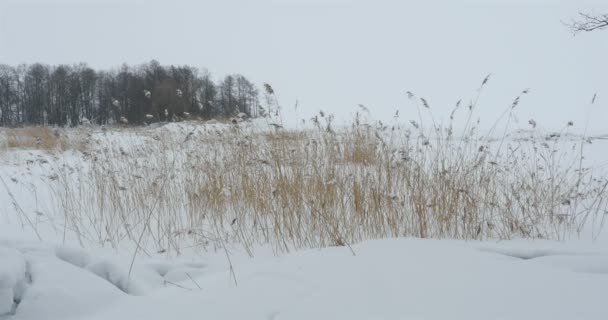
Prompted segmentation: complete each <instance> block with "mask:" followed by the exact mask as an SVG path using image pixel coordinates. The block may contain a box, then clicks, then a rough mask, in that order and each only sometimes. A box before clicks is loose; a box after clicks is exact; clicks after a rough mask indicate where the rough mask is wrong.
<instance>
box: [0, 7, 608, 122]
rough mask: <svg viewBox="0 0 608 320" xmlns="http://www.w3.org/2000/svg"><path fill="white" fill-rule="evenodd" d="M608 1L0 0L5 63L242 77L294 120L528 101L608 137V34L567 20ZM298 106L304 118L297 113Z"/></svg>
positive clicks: (534, 109) (525, 113)
mask: <svg viewBox="0 0 608 320" xmlns="http://www.w3.org/2000/svg"><path fill="white" fill-rule="evenodd" d="M579 10H583V11H590V12H608V1H605V0H596V1H591V0H568V1H565V0H553V1H551V0H545V1H543V0H536V1H535V0H497V1H490V0H486V1H483V0H463V1H453V0H427V1H390V0H376V1H346V0H324V1H321V0H308V1H305V0H291V1H289V0H285V1H279V0H261V1H248V0H223V1H187V0H171V1H158V0H152V1H143V0H139V1H138V0H121V1H119V0H104V1H101V0H90V1H86V0H58V1H51V0H0V63H7V64H13V65H15V64H18V63H23V62H26V63H31V62H38V61H39V62H44V63H50V64H57V63H70V64H71V63H75V62H87V63H89V64H90V65H91V66H93V67H96V68H108V67H116V66H119V65H120V64H121V63H123V62H127V63H130V64H138V63H141V62H146V61H149V60H151V59H157V60H159V61H160V62H161V63H162V64H190V65H193V66H197V67H200V68H207V69H208V70H209V71H210V72H212V74H213V75H214V76H215V77H216V78H219V77H222V76H223V75H225V74H227V73H242V74H244V75H245V76H247V77H248V78H250V79H251V80H253V81H255V82H256V83H258V84H261V83H263V82H269V83H271V84H272V86H273V87H274V88H275V91H276V92H277V94H278V97H279V101H280V102H281V104H282V105H283V106H284V108H285V110H284V118H285V120H286V121H288V122H295V121H296V119H297V118H304V117H306V118H309V117H310V115H311V114H313V113H315V112H318V111H319V110H324V111H326V112H328V113H335V114H336V117H337V118H338V119H339V120H340V121H344V120H347V119H349V118H350V116H351V115H352V113H353V112H355V111H356V105H357V104H359V103H362V104H364V105H366V106H367V107H368V108H369V109H370V110H371V114H372V116H373V118H374V119H380V120H389V119H391V118H392V115H393V114H394V113H395V111H396V110H397V109H399V110H400V115H401V120H402V121H407V120H409V119H417V112H416V109H415V107H414V106H413V105H412V103H411V102H409V101H408V100H407V98H406V94H405V93H406V91H407V90H411V91H413V92H414V93H416V94H417V95H418V96H420V97H425V98H426V99H427V100H428V101H429V103H430V104H431V110H432V112H433V114H434V117H435V118H436V120H437V121H440V120H441V119H443V120H444V121H447V117H448V114H449V112H450V111H451V109H452V107H453V105H454V104H455V102H456V101H457V100H459V99H461V98H462V99H464V100H465V101H468V100H469V99H470V98H472V97H474V95H475V93H476V89H477V88H478V87H479V84H480V83H481V80H482V79H483V78H484V76H485V75H486V74H488V73H492V79H491V81H490V83H489V85H488V87H487V89H486V90H485V91H484V92H483V94H482V96H481V99H480V104H479V110H480V111H479V115H480V116H481V118H482V123H485V124H486V125H488V126H489V125H491V124H492V123H493V120H495V119H496V117H497V116H498V115H499V114H500V113H501V112H502V111H503V110H504V109H505V108H507V107H508V106H509V105H510V104H511V101H512V100H513V99H514V98H515V97H516V96H517V95H518V93H519V92H520V91H521V90H523V89H526V88H530V90H531V93H530V95H528V96H526V97H524V98H522V102H521V105H520V106H519V107H518V108H519V110H518V113H517V114H518V116H519V120H520V123H519V125H521V126H524V127H525V126H526V123H527V122H528V119H530V118H534V119H535V120H536V122H537V123H538V124H539V126H541V127H545V128H558V127H560V126H561V125H562V124H565V123H566V122H567V121H568V120H574V121H575V122H576V124H577V127H579V128H580V127H582V126H584V124H583V123H584V121H585V119H586V117H587V114H588V112H589V110H590V107H589V102H590V100H591V98H592V96H593V94H594V93H596V92H597V93H598V100H597V101H598V102H597V104H596V105H594V106H593V107H592V109H591V121H590V127H591V129H592V130H595V131H597V130H601V129H603V128H606V129H607V130H604V131H608V125H607V124H606V122H608V80H606V74H607V73H608V59H607V58H606V57H608V30H605V31H597V32H594V33H588V34H580V35H577V36H576V37H574V36H572V34H571V33H569V30H568V29H567V28H566V27H565V26H564V25H563V24H562V22H563V21H568V20H569V19H570V18H571V17H573V16H575V15H576V14H577V12H578V11H579ZM296 99H298V100H299V110H298V114H297V115H296V114H295V113H294V111H293V105H294V103H295V101H296Z"/></svg>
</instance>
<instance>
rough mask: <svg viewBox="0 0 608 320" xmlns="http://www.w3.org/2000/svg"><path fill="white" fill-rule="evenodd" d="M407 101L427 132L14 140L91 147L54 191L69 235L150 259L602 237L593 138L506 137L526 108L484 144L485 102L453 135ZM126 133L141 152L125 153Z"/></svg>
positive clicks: (191, 132)
mask: <svg viewBox="0 0 608 320" xmlns="http://www.w3.org/2000/svg"><path fill="white" fill-rule="evenodd" d="M486 82H487V79H486V80H484V82H483V84H484V85H485V83H486ZM482 87H483V85H482ZM525 93H526V92H523V93H522V95H523V94H525ZM408 95H409V96H410V98H412V99H413V101H415V102H416V105H420V106H419V107H418V110H419V114H420V119H422V114H423V112H424V113H426V116H428V117H429V118H430V119H431V124H430V125H425V126H423V124H422V123H421V122H422V121H420V122H418V123H416V122H414V121H412V122H411V124H412V125H411V126H408V128H401V127H399V126H398V125H397V123H398V119H397V120H396V122H395V126H386V125H383V124H380V123H372V124H364V123H362V121H360V118H359V116H357V117H356V118H355V119H354V121H353V123H352V125H351V126H349V127H346V128H339V129H335V128H333V127H332V120H333V119H332V118H331V116H326V115H325V114H323V113H321V114H319V115H318V116H317V117H315V118H314V119H313V124H314V125H315V128H314V129H311V130H297V131H289V130H285V129H281V128H268V127H265V128H261V129H259V128H256V127H255V126H252V125H249V124H246V123H241V124H237V125H226V124H221V125H194V126H193V125H186V124H180V125H179V126H182V127H183V129H184V131H183V132H182V133H179V134H178V133H175V132H164V131H162V130H163V129H162V128H161V129H153V130H147V129H139V130H136V129H120V130H103V131H101V132H97V134H96V135H95V136H94V137H91V134H90V133H85V132H84V131H83V132H81V133H80V134H77V135H65V136H66V137H67V136H69V137H71V138H65V139H62V138H61V137H64V136H63V135H61V134H59V135H57V134H55V132H56V131H53V130H52V129H42V128H28V129H23V130H22V131H19V130H15V131H11V132H9V135H8V137H9V146H10V147H37V148H42V149H47V150H57V149H59V150H61V149H66V148H76V147H74V146H78V145H80V146H81V147H80V148H83V147H82V146H83V145H86V146H88V149H87V150H86V152H83V153H82V157H83V159H82V160H83V161H82V162H83V163H84V164H85V165H84V166H82V167H80V168H78V169H74V170H63V171H60V172H62V174H60V175H59V176H58V178H57V179H56V180H54V181H53V182H52V183H54V184H53V190H54V199H56V201H57V203H58V205H57V213H59V214H60V215H61V216H63V217H64V219H63V220H64V223H63V224H62V225H61V227H62V228H63V232H64V235H66V236H67V235H68V234H75V235H77V236H78V238H79V239H80V241H81V243H82V244H83V245H85V244H86V243H87V242H95V243H100V244H103V245H106V244H108V245H111V246H113V247H118V246H120V245H121V244H124V243H131V244H134V245H136V246H137V248H138V249H137V250H140V251H142V252H144V253H146V254H150V250H155V251H157V252H173V253H180V252H181V251H182V250H185V249H189V248H205V249H207V248H211V249H221V248H224V249H225V246H226V244H238V245H242V246H243V247H244V248H246V249H247V250H249V251H250V253H251V254H253V252H252V250H253V248H254V247H255V245H257V244H269V245H271V246H272V247H273V248H274V250H275V251H276V252H286V251H289V250H293V249H297V248H311V247H325V246H350V244H352V243H356V242H359V241H362V240H366V239H375V238H386V237H419V238H450V239H466V240H482V239H512V238H542V239H565V238H567V237H570V236H576V235H577V234H579V233H580V232H582V230H583V229H584V228H585V227H586V226H588V225H589V224H592V225H593V227H594V228H595V230H598V229H601V227H602V226H603V223H604V218H605V217H606V213H607V212H608V191H607V187H608V179H607V177H606V176H595V175H594V171H593V168H585V167H583V165H582V164H583V162H582V159H583V157H584V149H585V144H586V143H587V140H586V139H585V137H584V136H583V137H582V138H580V139H578V140H568V139H563V138H560V136H559V135H556V136H551V137H545V136H543V135H542V134H541V133H540V132H537V131H536V130H531V131H530V132H529V134H528V135H526V136H525V137H523V138H510V137H508V135H507V134H508V132H509V131H508V127H509V123H510V120H511V119H512V112H513V109H514V108H515V107H516V106H517V105H518V104H519V99H520V98H519V97H518V98H517V99H515V101H514V102H513V105H512V106H509V108H508V109H507V110H506V111H505V113H504V114H503V115H502V116H500V117H499V119H498V120H497V121H496V123H495V124H494V125H493V126H492V127H491V129H490V131H489V132H487V133H484V134H482V133H480V129H479V128H478V127H477V124H475V123H474V122H473V121H472V118H473V112H474V110H475V107H476V106H475V104H476V101H477V98H476V99H473V101H474V102H473V103H471V105H469V106H467V107H464V106H463V107H460V105H459V104H457V106H456V108H455V109H454V112H452V115H451V116H450V119H452V120H453V119H454V114H455V113H457V112H460V110H462V109H464V110H465V114H464V117H465V119H466V121H465V122H464V127H463V128H462V129H461V130H460V132H458V134H456V133H455V131H456V130H455V129H454V123H453V122H450V123H449V124H448V125H446V126H441V125H437V124H436V123H435V121H434V119H433V115H432V114H431V107H430V106H429V104H428V102H427V101H426V100H423V99H417V98H416V97H415V96H414V95H413V94H411V93H408ZM418 101H420V103H418ZM364 111H366V112H367V110H364ZM503 126H504V131H503V134H502V135H500V134H496V132H498V131H502V129H501V128H502V127H503ZM569 127H570V124H568V125H566V126H565V127H564V129H563V130H562V132H561V133H560V134H565V133H567V132H568V130H569ZM126 135H130V136H135V138H138V139H136V141H139V142H137V143H126V144H125V143H121V141H123V142H124V141H126V140H124V139H123V138H124V137H122V136H126ZM74 137H80V138H74ZM83 137H88V138H83ZM117 138H118V140H116V139H117ZM90 140H91V142H90V143H89V141H90ZM78 141H80V142H79V143H76V142H78ZM81 143H82V144H81Z"/></svg>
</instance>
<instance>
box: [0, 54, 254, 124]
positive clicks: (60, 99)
mask: <svg viewBox="0 0 608 320" xmlns="http://www.w3.org/2000/svg"><path fill="white" fill-rule="evenodd" d="M258 108H259V106H258V89H257V88H256V86H255V85H254V84H253V83H251V82H250V81H249V80H247V79H246V78H245V77H244V76H242V75H239V74H236V75H228V76H226V77H224V78H223V79H222V80H221V81H218V82H214V81H213V80H212V79H211V75H210V74H209V72H207V71H206V70H203V71H201V70H198V69H197V68H194V67H191V66H162V65H160V63H159V62H158V61H155V60H153V61H151V62H149V63H145V64H142V65H138V66H129V65H126V64H124V65H122V66H121V67H120V68H117V69H114V70H100V71H98V70H94V69H92V68H91V67H89V66H88V65H86V64H76V65H56V66H49V65H45V64H41V63H35V64H31V65H19V66H17V67H13V66H8V65H0V126H5V127H9V126H22V125H51V126H77V125H80V124H98V125H105V124H114V123H130V124H145V123H151V122H159V121H178V120H180V119H184V118H200V119H211V118H222V117H231V116H234V115H236V114H238V113H244V114H246V115H248V116H250V117H255V116H257V115H258ZM262 110H263V109H262Z"/></svg>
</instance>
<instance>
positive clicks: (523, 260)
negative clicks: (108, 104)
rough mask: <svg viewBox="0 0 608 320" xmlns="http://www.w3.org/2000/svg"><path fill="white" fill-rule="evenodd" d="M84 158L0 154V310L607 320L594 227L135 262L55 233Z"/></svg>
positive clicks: (597, 147)
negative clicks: (56, 187)
mask: <svg viewBox="0 0 608 320" xmlns="http://www.w3.org/2000/svg"><path fill="white" fill-rule="evenodd" d="M195 129H196V132H195V134H197V135H198V134H210V135H216V134H218V135H219V134H221V132H222V130H226V128H225V127H222V125H213V126H208V125H207V126H201V127H196V128H195ZM192 130H193V127H191V126H188V125H182V124H171V125H168V126H165V127H159V128H151V129H149V130H147V131H146V134H141V135H140V134H132V133H129V132H122V133H121V132H108V133H107V134H102V133H101V132H93V133H92V135H91V139H95V138H96V137H97V138H99V137H100V136H101V135H103V136H104V138H103V139H101V138H100V139H99V140H98V141H99V143H97V144H96V145H95V146H94V148H97V149H96V150H103V149H104V148H110V149H111V150H114V151H116V152H118V153H120V152H123V153H126V154H132V153H135V152H138V151H137V150H138V149H137V147H138V146H144V145H145V144H146V141H150V140H151V139H156V137H157V136H162V137H163V138H166V137H167V136H168V137H169V138H170V139H173V140H175V141H176V143H177V142H181V141H183V139H184V136H188V134H189V132H193V131H192ZM518 137H519V136H517V135H515V136H512V137H510V138H509V139H511V140H512V141H515V140H518V139H519V138H518ZM600 138H601V137H598V138H597V139H594V140H593V143H592V144H589V145H588V147H586V148H587V153H586V154H588V159H586V161H587V162H589V163H590V164H591V165H592V166H593V167H594V168H597V170H600V171H601V170H605V169H606V167H605V166H606V163H607V161H608V157H607V156H606V150H608V148H606V144H607V143H608V140H604V139H600ZM575 139H578V138H577V137H575ZM0 150H3V149H2V147H1V146H0ZM88 165H90V163H89V162H88V160H87V158H86V157H85V156H84V155H83V154H81V153H80V152H79V151H74V150H68V151H65V152H62V153H58V154H57V153H49V152H46V151H41V150H13V149H11V150H6V149H4V150H3V151H0V178H2V181H1V182H0V319H2V320H8V319H10V320H34V319H146V320H155V319H163V320H164V319H227V320H232V319H264V320H267V319H270V320H271V319H274V320H287V319H348V320H356V319H455V320H457V319H484V320H485V319H517V320H521V319H534V320H538V319H551V320H559V319H589V320H591V319H598V320H599V319H608V305H607V304H606V297H607V296H608V295H607V294H606V288H608V235H607V234H606V233H605V232H604V233H601V234H600V235H599V237H598V236H597V227H598V225H599V224H595V228H596V229H595V230H594V237H593V238H595V239H594V241H592V239H591V238H592V237H591V236H590V234H591V233H590V232H588V231H589V230H585V232H584V233H583V234H582V235H581V239H580V240H570V241H565V242H563V241H562V242H557V241H539V240H536V241H532V240H512V241H491V240H489V241H469V242H465V241H456V240H420V239H413V238H412V239H410V238H399V239H382V240H370V241H364V242H362V243H359V244H353V245H352V248H351V247H349V246H342V247H330V248H323V249H307V250H301V251H297V252H292V253H290V254H286V255H282V256H275V255H274V254H273V253H274V251H273V249H272V248H269V247H267V246H256V247H255V254H254V257H250V255H249V254H248V253H247V252H246V251H245V250H244V249H243V248H242V247H241V246H236V245H231V244H226V247H225V248H226V250H224V248H221V247H220V248H215V249H211V248H208V250H206V251H197V250H182V251H181V253H180V254H179V255H175V254H167V253H165V252H164V251H162V250H161V251H154V250H151V248H145V249H147V252H146V253H145V254H144V253H141V252H140V253H139V254H138V255H137V257H136V258H135V259H133V258H134V247H132V246H129V245H128V243H127V245H118V246H112V245H104V246H102V245H100V244H99V243H97V244H96V243H94V242H86V241H85V242H79V241H80V240H82V239H78V238H76V237H74V234H73V233H71V231H73V230H67V231H66V229H65V228H61V226H62V223H61V221H62V219H63V218H64V217H62V213H61V212H58V211H57V210H58V209H57V208H60V207H58V206H57V205H58V203H57V201H60V200H61V199H58V198H57V197H56V194H55V193H53V191H52V190H51V187H50V186H51V185H52V184H53V181H56V180H60V179H63V177H64V175H66V172H70V171H78V170H81V169H82V168H85V167H86V166H88ZM39 238H40V239H42V240H39ZM571 238H576V235H573V236H572V237H571ZM142 251H143V249H142Z"/></svg>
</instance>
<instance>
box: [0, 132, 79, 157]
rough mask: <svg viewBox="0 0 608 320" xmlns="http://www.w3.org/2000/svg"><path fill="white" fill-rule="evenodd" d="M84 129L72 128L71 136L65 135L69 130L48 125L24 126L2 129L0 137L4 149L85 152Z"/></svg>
mask: <svg viewBox="0 0 608 320" xmlns="http://www.w3.org/2000/svg"><path fill="white" fill-rule="evenodd" d="M85 130H86V129H75V130H73V133H74V134H73V135H72V137H67V136H66V132H68V131H70V130H66V129H60V128H49V127H25V128H13V129H3V130H2V131H1V132H0V137H1V138H3V139H0V141H2V140H4V141H2V142H3V143H2V144H3V147H4V148H5V149H36V150H46V151H66V150H76V151H81V152H85V151H86V150H87V149H88V142H87V140H86V134H84V132H85Z"/></svg>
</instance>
